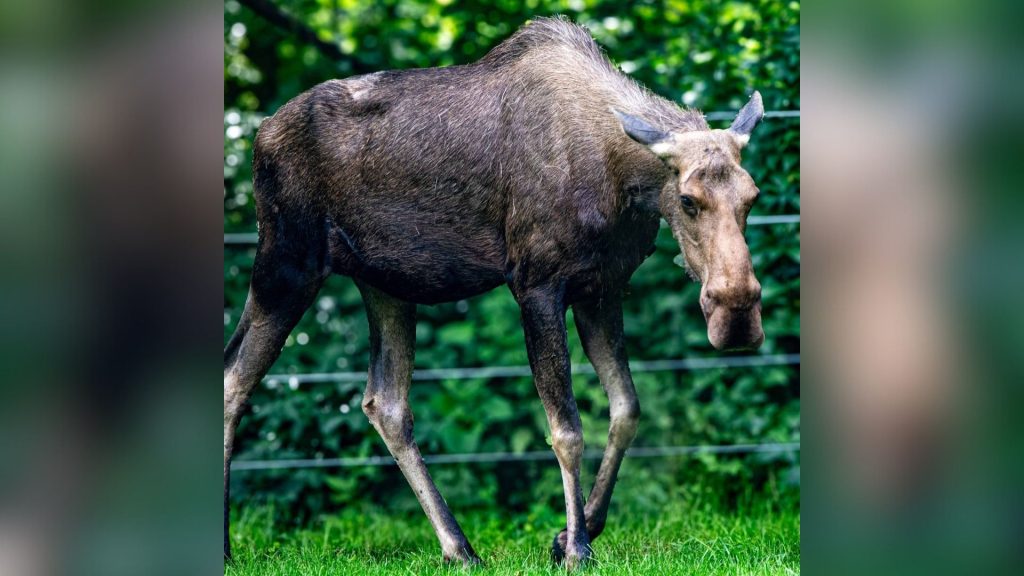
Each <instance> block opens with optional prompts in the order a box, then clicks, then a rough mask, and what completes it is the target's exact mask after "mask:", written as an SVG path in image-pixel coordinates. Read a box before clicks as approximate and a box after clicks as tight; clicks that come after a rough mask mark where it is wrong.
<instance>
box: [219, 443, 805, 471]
mask: <svg viewBox="0 0 1024 576" xmlns="http://www.w3.org/2000/svg"><path fill="white" fill-rule="evenodd" d="M799 450H800V444H799V443H798V442H785V443H773V444H726V445H720V446H651V447H647V448H630V449H629V450H628V451H626V458H665V457H670V456H689V455H693V454H749V453H762V454H778V453H787V452H798V451H799ZM603 456H604V451H603V450H601V449H591V450H585V451H584V452H583V458H584V459H586V460H600V459H601V458H602V457H603ZM543 461H555V453H554V452H552V451H551V450H538V451H534V452H520V453H518V454H516V453H510V452H473V453H468V454H428V455H427V456H424V457H423V462H424V463H425V464H428V465H429V464H494V463H505V462H543ZM396 464H397V463H396V462H395V459H394V458H392V457H391V456H367V457H364V458H310V459H294V460H239V461H236V462H233V463H232V464H231V470H232V471H241V470H286V469H295V468H356V467H364V466H395V465H396Z"/></svg>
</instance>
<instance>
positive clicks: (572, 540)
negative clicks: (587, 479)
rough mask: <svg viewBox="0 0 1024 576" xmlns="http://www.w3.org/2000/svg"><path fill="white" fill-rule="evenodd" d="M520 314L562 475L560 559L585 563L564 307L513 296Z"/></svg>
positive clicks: (556, 294) (544, 297) (543, 294)
mask: <svg viewBox="0 0 1024 576" xmlns="http://www.w3.org/2000/svg"><path fill="white" fill-rule="evenodd" d="M516 299H517V300H518V301H519V306H520V308H521V309H522V313H523V331H524V332H525V334H526V352H527V354H528V355H529V357H530V368H531V369H532V370H533V378H534V382H535V384H536V386H537V393H538V394H539V395H540V399H541V401H542V402H543V404H544V411H545V412H546V413H547V417H548V426H549V427H550V429H551V443H552V447H553V448H554V452H555V456H556V457H557V458H558V464H559V467H560V468H561V470H562V487H563V489H564V490H565V515H566V526H567V531H566V540H565V545H564V555H556V556H555V560H556V561H560V560H562V559H563V558H564V560H565V563H566V565H567V566H569V567H575V566H577V565H580V564H582V563H584V562H585V561H586V560H588V559H589V558H590V556H591V549H590V537H589V535H588V534H587V526H586V519H585V516H584V510H583V490H582V487H581V486H580V465H581V463H582V461H583V424H582V422H581V421H580V415H579V412H578V411H577V409H576V398H575V397H574V396H573V394H572V379H571V374H570V372H569V352H568V347H567V344H566V333H565V305H564V304H563V300H562V294H561V291H560V290H552V291H550V292H548V291H541V290H536V291H530V292H528V293H525V294H517V296H516Z"/></svg>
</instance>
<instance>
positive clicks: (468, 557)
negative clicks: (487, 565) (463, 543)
mask: <svg viewBox="0 0 1024 576" xmlns="http://www.w3.org/2000/svg"><path fill="white" fill-rule="evenodd" d="M442 559H443V561H444V563H445V564H462V567H463V568H476V567H478V566H483V565H484V561H483V560H481V559H480V557H479V556H477V555H476V554H475V553H474V552H466V551H460V552H456V553H455V554H445V555H444V556H443V557H442Z"/></svg>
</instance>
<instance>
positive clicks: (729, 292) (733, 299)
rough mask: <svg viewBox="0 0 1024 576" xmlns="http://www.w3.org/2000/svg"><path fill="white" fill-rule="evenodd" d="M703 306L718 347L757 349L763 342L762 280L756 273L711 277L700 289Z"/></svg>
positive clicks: (722, 348) (710, 336)
mask: <svg viewBox="0 0 1024 576" xmlns="http://www.w3.org/2000/svg"><path fill="white" fill-rule="evenodd" d="M700 307H701V310H703V312H704V320H705V321H706V322H707V324H708V340H709V341H710V342H711V345H712V346H714V347H715V349H716V350H756V349H758V348H760V347H761V344H762V343H764V330H763V329H762V328H761V284H759V283H758V281H757V278H755V277H754V275H753V274H749V275H747V276H745V277H744V278H743V280H741V281H732V280H730V279H728V278H727V277H719V278H714V279H712V280H711V281H710V282H708V283H707V284H706V285H705V286H704V288H703V289H702V290H701V295H700Z"/></svg>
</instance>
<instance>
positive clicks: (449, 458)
mask: <svg viewBox="0 0 1024 576" xmlns="http://www.w3.org/2000/svg"><path fill="white" fill-rule="evenodd" d="M735 116H736V112H732V111H721V112H709V113H707V114H705V118H706V119H707V120H712V121H717V120H731V119H733V118H734V117H735ZM764 117H765V118H773V119H774V118H797V119H799V118H800V111H799V110H771V111H768V112H766V113H765V115H764ZM799 223H800V215H799V214H780V215H764V216H750V217H749V218H748V219H747V225H748V226H771V225H781V224H799ZM664 225H665V223H664V222H662V226H664ZM258 239H259V236H258V234H257V233H255V232H244V233H227V234H224V245H225V246H254V245H256V244H257V242H258ZM799 364H800V355H799V354H762V355H751V356H725V357H709V358H687V359H680V360H647V361H634V362H630V371H631V372H634V373H644V372H678V371H688V370H708V369H714V368H743V367H758V366H792V365H799ZM572 372H573V374H595V370H594V367H593V366H591V365H590V364H575V365H573V366H572ZM531 375H532V372H531V370H530V367H529V366H485V367H478V368H434V369H424V370H417V371H415V372H414V373H413V376H412V379H413V380H417V381H439V380H470V379H488V378H491V379H508V378H520V377H529V376H531ZM366 380H367V374H366V372H321V373H305V374H271V375H268V376H266V377H265V378H264V379H263V381H264V383H265V384H266V385H267V386H269V387H276V386H277V385H278V384H279V383H283V382H287V384H288V386H289V387H290V388H292V389H297V388H298V387H299V386H300V385H303V384H324V383H353V382H356V383H358V382H366ZM799 451H800V443H799V442H774V443H759V444H726V445H700V446H651V447H638V448H630V449H629V450H628V451H627V452H626V457H627V458H664V457H673V456H691V455H696V454H755V453H760V454H782V453H793V452H799ZM603 455H604V452H603V450H600V449H590V450H586V451H584V453H583V458H584V459H587V460H597V459H601V458H602V457H603ZM555 460H556V458H555V455H554V453H553V452H552V451H550V450H543V451H532V452H519V453H513V452H476V453H466V454H430V455H426V456H424V457H423V462H424V463H426V464H428V465H435V464H436V465H444V464H488V463H511V462H541V461H555ZM396 464H397V463H396V462H395V460H394V458H392V457H391V456H366V457H343V458H304V459H276V460H238V461H235V462H232V464H231V469H232V471H260V470H283V469H301V468H353V467H367V466H371V467H372V466H395V465H396Z"/></svg>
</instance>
